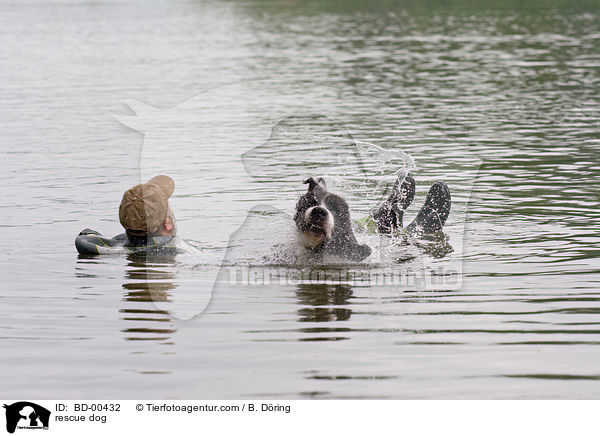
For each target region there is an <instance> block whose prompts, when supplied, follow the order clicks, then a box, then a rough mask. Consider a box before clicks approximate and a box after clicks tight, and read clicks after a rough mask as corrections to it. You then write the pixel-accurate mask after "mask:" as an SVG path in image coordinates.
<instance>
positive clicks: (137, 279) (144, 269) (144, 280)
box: [119, 254, 177, 345]
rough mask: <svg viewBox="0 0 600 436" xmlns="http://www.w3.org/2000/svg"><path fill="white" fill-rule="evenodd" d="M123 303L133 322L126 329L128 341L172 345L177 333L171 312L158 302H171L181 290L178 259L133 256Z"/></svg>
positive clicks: (122, 311) (154, 255) (129, 319)
mask: <svg viewBox="0 0 600 436" xmlns="http://www.w3.org/2000/svg"><path fill="white" fill-rule="evenodd" d="M127 260H128V262H127V266H126V270H125V282H124V283H123V289H124V290H125V294H124V297H123V300H124V301H125V302H127V303H135V304H131V305H129V304H127V306H126V307H125V308H123V309H120V310H119V312H121V313H122V314H123V318H122V319H124V320H125V321H133V323H131V324H129V325H130V327H128V328H126V329H123V330H122V331H123V333H125V339H126V340H128V341H160V342H161V343H163V344H170V345H172V344H173V343H172V342H170V340H171V337H172V335H173V333H175V332H176V331H177V330H176V329H174V328H173V324H172V319H171V316H170V315H169V312H168V311H166V310H160V309H158V308H157V307H156V305H155V304H154V303H155V302H168V301H169V299H170V298H171V296H172V294H173V292H175V290H176V289H177V284H176V283H175V280H176V273H175V269H174V268H173V266H174V265H175V255H157V254H152V255H151V254H129V255H128V256H127Z"/></svg>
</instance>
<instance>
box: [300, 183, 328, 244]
mask: <svg viewBox="0 0 600 436" xmlns="http://www.w3.org/2000/svg"><path fill="white" fill-rule="evenodd" d="M304 183H306V184H308V191H307V192H306V194H304V195H303V196H302V197H300V199H299V200H298V204H297V205H296V215H295V216H294V221H295V222H296V227H297V228H298V231H299V232H300V235H301V237H302V243H303V245H305V246H306V247H308V248H311V249H313V250H319V249H320V248H322V247H323V246H324V245H325V244H326V243H327V242H328V241H330V240H331V238H332V237H333V229H334V227H335V220H334V217H333V214H332V213H331V212H330V211H329V209H328V208H327V207H326V205H324V204H323V203H322V200H323V198H324V197H325V195H326V194H327V191H326V190H325V183H324V181H323V179H319V180H318V181H316V180H314V179H313V178H312V177H311V178H309V179H307V180H305V181H304Z"/></svg>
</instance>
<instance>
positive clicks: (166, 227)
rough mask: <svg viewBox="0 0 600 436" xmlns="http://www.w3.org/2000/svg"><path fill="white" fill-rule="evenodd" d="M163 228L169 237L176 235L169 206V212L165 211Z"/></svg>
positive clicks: (174, 222) (173, 219)
mask: <svg viewBox="0 0 600 436" xmlns="http://www.w3.org/2000/svg"><path fill="white" fill-rule="evenodd" d="M163 228H164V230H165V231H166V232H167V233H168V234H169V236H175V234H176V233H177V221H176V220H175V214H174V213H173V210H171V206H169V210H168V211H167V218H166V219H165V223H164V224H163Z"/></svg>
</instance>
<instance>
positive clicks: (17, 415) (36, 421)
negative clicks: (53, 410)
mask: <svg viewBox="0 0 600 436" xmlns="http://www.w3.org/2000/svg"><path fill="white" fill-rule="evenodd" d="M4 408H5V409H6V431H8V432H9V433H14V432H15V429H16V428H17V425H18V426H19V428H21V427H25V428H44V429H47V428H48V423H49V421H50V411H49V410H48V409H45V408H43V407H42V406H38V405H37V404H35V403H30V402H29V401H19V402H17V403H13V404H11V405H9V406H7V405H6V404H5V405H4ZM40 421H41V424H40Z"/></svg>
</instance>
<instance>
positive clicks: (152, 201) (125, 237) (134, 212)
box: [75, 175, 177, 255]
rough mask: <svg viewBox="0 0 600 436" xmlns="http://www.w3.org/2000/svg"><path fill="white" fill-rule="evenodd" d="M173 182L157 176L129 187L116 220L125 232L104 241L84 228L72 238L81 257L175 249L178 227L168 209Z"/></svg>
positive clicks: (166, 177) (98, 234)
mask: <svg viewBox="0 0 600 436" xmlns="http://www.w3.org/2000/svg"><path fill="white" fill-rule="evenodd" d="M174 190H175V182H174V181H173V179H172V178H170V177H169V176H164V175H160V176H156V177H153V178H152V179H150V180H149V181H148V182H147V183H142V184H139V185H136V186H133V187H132V188H129V189H128V190H127V191H125V193H124V194H123V198H122V199H121V205H120V206H119V221H120V222H121V225H122V226H123V228H124V229H125V233H123V234H120V235H117V236H115V237H114V238H110V239H109V238H105V237H103V236H102V234H100V233H99V232H97V231H95V230H90V229H85V230H83V231H81V232H80V233H79V235H77V237H76V238H75V247H76V248H77V251H78V252H79V253H80V254H92V255H96V254H113V253H119V252H121V251H122V250H123V249H127V251H140V250H143V251H147V250H152V249H161V250H163V251H165V249H166V250H169V249H173V250H176V244H175V242H174V241H175V240H174V238H175V235H176V233H177V224H176V222H175V215H174V214H173V211H172V210H171V207H170V206H169V198H170V197H171V195H173V191H174Z"/></svg>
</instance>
